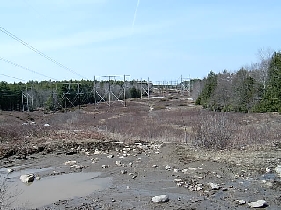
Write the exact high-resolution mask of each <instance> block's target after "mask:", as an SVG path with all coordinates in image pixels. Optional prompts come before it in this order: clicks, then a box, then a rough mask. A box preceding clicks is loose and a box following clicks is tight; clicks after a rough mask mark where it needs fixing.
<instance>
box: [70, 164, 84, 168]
mask: <svg viewBox="0 0 281 210" xmlns="http://www.w3.org/2000/svg"><path fill="white" fill-rule="evenodd" d="M70 168H75V169H82V168H84V166H82V165H76V164H75V165H72V166H70Z"/></svg>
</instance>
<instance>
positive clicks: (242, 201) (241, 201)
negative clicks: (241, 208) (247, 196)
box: [236, 200, 246, 205]
mask: <svg viewBox="0 0 281 210" xmlns="http://www.w3.org/2000/svg"><path fill="white" fill-rule="evenodd" d="M236 202H237V204H239V205H244V204H245V203H246V201H244V200H236Z"/></svg>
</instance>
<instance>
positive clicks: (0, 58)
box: [0, 57, 57, 81]
mask: <svg viewBox="0 0 281 210" xmlns="http://www.w3.org/2000/svg"><path fill="white" fill-rule="evenodd" d="M0 60H2V61H5V62H6V63H9V64H12V65H14V66H16V67H19V68H22V69H24V70H27V71H30V72H32V73H34V74H38V75H40V76H43V77H46V78H48V79H52V80H56V81H57V79H55V78H53V77H49V76H46V75H45V74H41V73H39V72H37V71H34V70H31V69H29V68H27V67H24V66H22V65H19V64H17V63H14V62H12V61H10V60H7V59H5V58H2V57H0Z"/></svg>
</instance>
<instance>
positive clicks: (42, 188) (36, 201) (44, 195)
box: [12, 172, 112, 208]
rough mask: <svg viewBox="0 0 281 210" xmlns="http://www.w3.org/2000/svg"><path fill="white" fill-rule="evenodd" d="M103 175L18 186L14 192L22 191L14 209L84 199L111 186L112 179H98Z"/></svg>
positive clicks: (70, 176) (78, 175) (67, 176)
mask: <svg viewBox="0 0 281 210" xmlns="http://www.w3.org/2000/svg"><path fill="white" fill-rule="evenodd" d="M100 174H101V173H97V172H96V173H83V172H81V173H71V174H63V175H57V176H52V177H46V178H42V179H41V180H35V181H34V182H33V183H32V184H31V185H29V186H28V185H26V184H24V183H21V182H20V181H18V182H19V183H18V184H17V186H16V187H12V188H14V189H13V190H17V191H21V192H22V193H21V194H20V195H19V196H17V199H16V202H15V203H13V206H12V207H13V208H16V207H22V206H23V205H24V207H25V208H38V207H42V206H44V205H48V204H52V203H54V202H56V201H58V200H64V199H71V198H74V197H77V196H78V197H82V196H86V195H89V194H91V193H92V192H94V191H97V190H102V189H105V188H107V187H109V186H110V184H111V182H112V178H97V177H98V176H99V175H100Z"/></svg>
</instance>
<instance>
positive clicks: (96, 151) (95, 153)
mask: <svg viewBox="0 0 281 210" xmlns="http://www.w3.org/2000/svg"><path fill="white" fill-rule="evenodd" d="M101 153H102V151H99V150H98V149H95V152H94V155H100V154H101Z"/></svg>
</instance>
